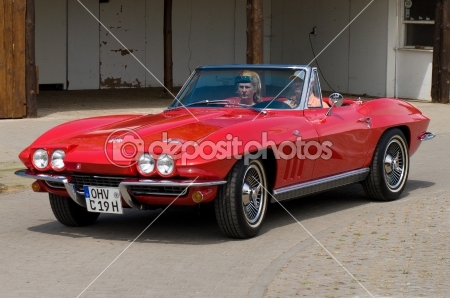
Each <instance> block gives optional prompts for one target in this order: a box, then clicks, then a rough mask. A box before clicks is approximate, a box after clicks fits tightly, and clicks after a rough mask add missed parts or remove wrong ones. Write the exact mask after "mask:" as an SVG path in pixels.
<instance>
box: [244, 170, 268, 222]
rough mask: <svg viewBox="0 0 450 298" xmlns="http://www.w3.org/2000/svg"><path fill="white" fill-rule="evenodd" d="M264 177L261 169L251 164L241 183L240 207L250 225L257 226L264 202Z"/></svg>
mask: <svg viewBox="0 0 450 298" xmlns="http://www.w3.org/2000/svg"><path fill="white" fill-rule="evenodd" d="M264 180H265V179H264V176H263V173H262V170H261V168H259V167H258V166H257V165H256V164H252V165H250V166H249V167H248V168H247V171H246V172H245V174H244V179H243V181H242V207H243V209H244V214H245V218H246V219H247V222H248V223H249V224H250V225H252V226H253V225H258V224H259V221H260V219H261V214H262V212H263V210H264V207H265V206H264V205H265V202H266V196H267V194H266V191H265V189H264V186H263V184H262V183H264Z"/></svg>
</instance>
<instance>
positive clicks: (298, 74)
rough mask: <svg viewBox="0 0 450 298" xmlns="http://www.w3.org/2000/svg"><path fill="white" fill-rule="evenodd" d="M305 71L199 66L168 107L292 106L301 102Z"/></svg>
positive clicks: (272, 107) (286, 107) (301, 69)
mask: <svg viewBox="0 0 450 298" xmlns="http://www.w3.org/2000/svg"><path fill="white" fill-rule="evenodd" d="M305 74H306V70H305V69H304V68H299V69H291V68H280V69H274V68H267V69H264V68H256V69H244V68H242V69H239V68H217V69H214V68H206V69H202V68H200V69H197V70H196V72H195V73H194V74H193V75H192V76H191V78H190V80H189V81H188V82H187V83H186V84H185V86H184V87H183V89H182V90H181V91H180V93H179V94H178V100H175V101H174V102H173V103H172V105H171V107H170V108H171V109H173V108H178V107H183V106H185V107H193V108H195V107H210V108H214V107H244V108H245V107H252V108H269V109H292V108H295V107H297V106H298V104H299V103H300V98H301V94H302V90H303V83H304V78H305Z"/></svg>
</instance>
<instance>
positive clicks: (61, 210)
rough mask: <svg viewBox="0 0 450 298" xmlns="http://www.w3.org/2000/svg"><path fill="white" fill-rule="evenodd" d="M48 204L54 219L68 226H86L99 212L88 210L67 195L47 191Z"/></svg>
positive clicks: (95, 218)
mask: <svg viewBox="0 0 450 298" xmlns="http://www.w3.org/2000/svg"><path fill="white" fill-rule="evenodd" d="M48 197H49V199H50V206H51V207H52V211H53V214H54V215H55V217H56V219H57V220H58V221H59V222H60V223H62V224H63V225H66V226H69V227H80V226H88V225H91V224H93V223H94V222H95V221H96V220H97V218H98V216H99V215H100V213H95V212H89V211H87V209H86V208H83V207H81V206H80V205H78V204H77V203H75V202H74V201H73V200H72V199H71V198H69V197H62V196H57V195H55V194H52V193H49V194H48Z"/></svg>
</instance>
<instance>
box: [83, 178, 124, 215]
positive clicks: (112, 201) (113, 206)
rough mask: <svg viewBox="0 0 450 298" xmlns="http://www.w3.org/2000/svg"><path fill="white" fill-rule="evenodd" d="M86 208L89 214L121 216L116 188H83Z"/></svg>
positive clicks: (120, 201)
mask: <svg viewBox="0 0 450 298" xmlns="http://www.w3.org/2000/svg"><path fill="white" fill-rule="evenodd" d="M84 196H85V198H86V207H87V210H88V211H90V212H100V213H115V214H122V213H123V209H122V200H121V197H120V192H119V189H118V188H112V187H95V186H87V185H85V186H84Z"/></svg>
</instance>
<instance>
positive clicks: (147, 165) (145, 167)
mask: <svg viewBox="0 0 450 298" xmlns="http://www.w3.org/2000/svg"><path fill="white" fill-rule="evenodd" d="M137 170H138V172H139V173H141V174H142V175H150V174H152V173H153V171H154V170H155V159H154V158H153V156H152V155H150V154H148V153H143V154H141V156H139V159H138V162H137Z"/></svg>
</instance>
